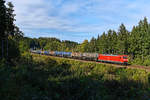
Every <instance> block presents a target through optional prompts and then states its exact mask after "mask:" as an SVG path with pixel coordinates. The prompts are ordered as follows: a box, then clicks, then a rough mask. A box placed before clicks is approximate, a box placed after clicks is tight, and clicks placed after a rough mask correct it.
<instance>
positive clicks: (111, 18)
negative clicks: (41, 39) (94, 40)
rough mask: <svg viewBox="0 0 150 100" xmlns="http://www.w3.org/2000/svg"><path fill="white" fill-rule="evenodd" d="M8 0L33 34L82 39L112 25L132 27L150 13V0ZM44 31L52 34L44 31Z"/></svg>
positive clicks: (24, 28) (25, 29) (19, 20)
mask: <svg viewBox="0 0 150 100" xmlns="http://www.w3.org/2000/svg"><path fill="white" fill-rule="evenodd" d="M7 1H12V2H13V4H14V6H15V13H16V15H17V16H16V19H17V21H16V24H17V25H18V26H19V27H20V28H21V30H22V31H23V32H24V33H25V34H26V35H27V36H30V37H34V35H36V36H57V37H59V36H60V35H56V34H57V33H60V34H61V36H62V38H64V39H71V37H72V39H73V38H74V37H76V39H75V40H76V41H80V40H83V39H85V38H88V39H90V38H91V37H92V36H97V34H98V33H102V32H103V31H107V30H108V29H110V28H111V29H115V30H117V28H118V27H119V25H120V24H121V23H125V25H126V26H127V29H129V30H131V28H132V26H133V25H136V24H137V23H138V21H139V20H140V19H143V17H144V16H147V17H149V16H150V14H149V13H148V11H149V10H150V6H149V5H150V2H149V1H148V0H132V1H131V0H115V1H114V0H108V1H106V0H7ZM145 2H146V3H145ZM44 30H49V31H48V32H52V33H53V34H51V33H45V31H44ZM30 33H31V34H32V35H29V34H30ZM68 33H70V34H69V35H68ZM42 34H44V35H42ZM87 34H88V35H87ZM89 34H90V35H89ZM67 37H68V38H67ZM60 38H61V37H60ZM77 39H78V40H77Z"/></svg>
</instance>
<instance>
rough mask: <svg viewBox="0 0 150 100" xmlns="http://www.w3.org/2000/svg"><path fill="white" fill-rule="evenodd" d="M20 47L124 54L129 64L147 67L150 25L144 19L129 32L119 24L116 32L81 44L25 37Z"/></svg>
mask: <svg viewBox="0 0 150 100" xmlns="http://www.w3.org/2000/svg"><path fill="white" fill-rule="evenodd" d="M20 46H21V48H24V49H25V48H26V50H28V49H40V50H51V51H66V52H68V51H69V52H93V53H95V52H96V53H102V54H120V55H124V54H125V55H129V58H130V63H131V64H137V65H145V66H148V65H150V61H149V59H150V24H149V23H148V20H147V18H146V17H145V18H144V19H143V20H140V21H139V24H138V25H137V26H133V28H132V30H131V32H130V31H128V30H127V29H126V27H125V25H124V24H121V25H120V27H119V29H118V31H117V32H116V31H115V30H111V29H110V30H108V31H107V32H104V33H103V34H102V35H99V36H97V38H94V37H93V38H92V39H91V40H90V41H88V40H84V41H83V43H77V42H73V41H65V40H63V41H61V40H60V39H57V38H48V37H47V38H46V37H45V38H44V37H40V38H38V39H36V38H34V39H32V38H27V37H26V38H24V39H23V40H21V43H20ZM23 51H24V50H23Z"/></svg>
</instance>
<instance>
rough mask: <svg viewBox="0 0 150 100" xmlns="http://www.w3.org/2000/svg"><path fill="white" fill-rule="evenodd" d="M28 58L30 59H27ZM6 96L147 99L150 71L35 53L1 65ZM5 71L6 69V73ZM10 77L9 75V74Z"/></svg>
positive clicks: (19, 99) (67, 99)
mask: <svg viewBox="0 0 150 100" xmlns="http://www.w3.org/2000/svg"><path fill="white" fill-rule="evenodd" d="M26 58H27V59H26ZM0 66H1V67H0V72H1V73H0V74H1V78H0V83H1V82H3V84H1V85H0V86H1V87H0V88H1V90H0V93H2V94H0V97H6V98H5V100H10V99H12V98H13V100H27V99H29V100H30V99H31V98H32V100H55V99H57V100H129V99H130V100H147V99H149V98H150V83H149V81H150V79H149V78H150V74H149V73H148V72H146V71H144V70H139V69H124V68H115V67H112V66H106V65H102V64H96V63H86V62H80V61H74V60H68V59H62V58H53V57H47V56H40V55H34V56H33V60H32V59H31V57H30V56H28V57H25V58H24V59H23V60H22V61H21V60H20V62H18V65H17V66H15V67H9V70H8V69H7V70H6V67H3V66H5V65H2V64H1V65H0ZM4 71H5V73H4ZM6 77H7V78H6Z"/></svg>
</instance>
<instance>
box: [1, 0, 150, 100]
mask: <svg viewBox="0 0 150 100" xmlns="http://www.w3.org/2000/svg"><path fill="white" fill-rule="evenodd" d="M15 16H16V15H15V14H14V5H13V4H12V3H11V2H5V1H4V0H0V98H1V100H110V99H111V100H129V99H130V100H134V99H136V100H148V99H149V98H150V73H149V72H147V71H145V70H141V69H130V68H129V69H128V68H116V67H114V66H108V65H104V64H97V63H90V62H89V63H87V62H80V61H75V60H71V59H67V58H55V57H48V56H41V55H36V54H35V55H33V54H30V53H29V50H30V49H40V50H52V51H55V50H57V51H70V52H97V53H103V54H126V55H129V57H130V60H131V61H130V63H131V64H136V65H145V66H150V61H149V59H150V53H149V52H150V35H149V34H150V24H149V23H148V20H147V18H146V17H145V18H144V19H143V20H141V21H139V24H138V25H137V26H133V28H132V30H131V32H130V31H128V30H127V29H126V27H125V25H124V24H121V25H120V27H119V29H118V31H114V30H111V29H110V30H108V31H107V32H104V33H103V34H102V35H99V36H97V38H94V37H93V38H92V39H91V40H90V41H88V40H84V41H83V43H77V42H74V41H70V40H60V39H57V38H55V37H39V38H30V37H24V33H23V32H22V31H21V30H20V29H19V27H18V26H17V25H16V24H15V21H16V19H15Z"/></svg>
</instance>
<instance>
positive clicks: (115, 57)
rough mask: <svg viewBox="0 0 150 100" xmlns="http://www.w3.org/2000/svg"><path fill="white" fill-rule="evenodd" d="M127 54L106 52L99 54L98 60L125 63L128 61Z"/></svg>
mask: <svg viewBox="0 0 150 100" xmlns="http://www.w3.org/2000/svg"><path fill="white" fill-rule="evenodd" d="M127 57H128V56H127V55H107V54H99V56H98V61H101V62H110V63H120V64H127V63H128V58H127Z"/></svg>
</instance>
